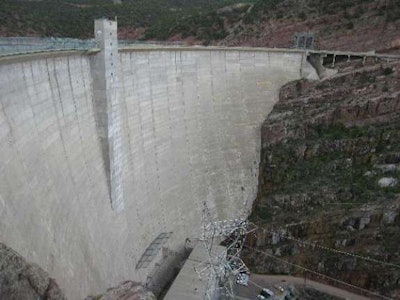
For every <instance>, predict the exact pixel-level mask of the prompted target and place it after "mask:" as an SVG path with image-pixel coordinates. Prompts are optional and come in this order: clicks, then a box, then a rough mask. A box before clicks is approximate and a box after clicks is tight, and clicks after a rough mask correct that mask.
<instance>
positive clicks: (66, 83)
mask: <svg viewBox="0 0 400 300" xmlns="http://www.w3.org/2000/svg"><path fill="white" fill-rule="evenodd" d="M103 51H104V50H103ZM112 53H114V54H113V55H114V56H117V57H116V58H115V59H116V60H117V63H116V66H117V67H116V69H115V72H116V74H115V76H116V78H118V81H117V82H116V83H115V84H116V85H115V86H114V89H115V97H117V99H118V105H117V106H112V105H111V110H112V111H113V110H115V109H116V110H117V111H114V113H117V115H118V118H119V126H120V146H119V147H120V149H119V150H118V151H120V152H119V154H118V156H117V159H118V160H119V162H118V164H120V166H121V169H120V180H121V186H122V188H123V196H124V197H123V203H124V206H123V209H119V210H113V209H112V206H111V205H110V203H111V202H112V201H111V200H112V199H111V196H110V188H109V187H110V184H112V178H111V177H110V170H112V168H113V167H112V166H111V165H110V160H112V159H113V158H110V156H109V155H104V149H105V148H104V147H109V145H108V146H104V142H106V144H107V143H109V142H110V141H109V140H108V138H109V137H110V135H109V134H104V135H102V134H101V133H99V132H104V129H109V128H108V127H107V126H109V123H107V122H105V120H104V119H102V117H101V116H103V117H105V116H107V118H108V116H110V114H109V113H110V111H109V109H110V105H109V104H110V103H108V102H107V101H112V100H110V98H109V94H108V93H110V90H111V89H110V88H109V83H108V82H107V81H103V82H100V83H99V77H96V76H95V75H93V74H94V73H95V72H98V71H99V70H95V68H97V67H98V66H99V62H98V60H99V59H101V55H102V53H101V52H100V53H97V54H96V55H85V54H82V53H80V52H71V53H69V54H68V55H60V56H58V55H56V54H54V53H52V54H49V53H46V54H43V55H33V56H31V57H30V59H29V56H28V58H27V57H25V59H23V60H18V58H15V59H11V60H10V58H8V59H7V61H4V60H1V59H0V104H1V106H0V109H1V111H0V140H1V141H0V155H1V158H2V160H1V164H0V170H1V171H0V239H1V241H2V242H4V243H6V244H7V245H9V246H10V247H12V248H14V249H15V250H17V251H18V252H20V253H21V254H22V255H24V256H25V257H26V258H27V259H28V260H31V261H33V262H36V263H38V264H39V265H40V266H41V267H42V268H44V269H46V270H47V271H48V272H49V273H50V274H51V276H53V277H54V278H56V279H57V281H58V283H59V284H60V286H61V287H62V289H63V290H64V291H65V293H66V295H67V296H68V297H69V298H70V299H79V298H83V297H84V296H86V295H88V294H95V293H97V292H99V291H100V290H104V289H106V288H107V287H108V286H112V285H115V284H117V283H118V282H120V281H122V280H126V279H131V280H137V281H139V280H140V281H142V282H145V281H146V276H147V275H148V273H149V272H150V271H151V269H152V268H153V267H154V263H155V262H157V261H159V260H160V259H162V253H160V254H158V256H157V257H156V258H155V260H154V261H153V263H152V264H151V265H150V266H149V267H148V268H146V269H139V270H135V266H136V265H137V263H138V261H139V259H140V257H141V255H142V253H143V252H144V251H145V249H146V247H147V246H148V245H149V244H150V243H151V241H153V240H154V239H155V238H156V237H157V236H158V235H159V234H160V233H162V232H172V233H173V234H172V235H171V237H170V238H169V240H168V241H167V242H166V244H165V245H164V247H167V248H169V249H172V250H174V251H179V250H180V249H182V248H183V246H184V243H185V239H186V238H187V237H190V238H195V237H198V236H199V234H200V230H201V228H200V221H201V207H202V203H203V201H206V202H207V204H208V206H209V207H210V208H211V209H212V211H213V212H214V215H215V216H216V217H217V218H219V219H225V218H234V217H235V216H237V215H238V214H239V213H240V212H241V211H242V210H243V206H244V203H245V202H246V200H247V199H249V200H250V202H248V205H249V207H250V206H251V201H252V200H253V199H254V197H255V195H256V190H257V181H258V165H259V154H260V126H261V123H262V122H263V120H264V119H265V118H266V116H267V115H268V113H269V112H270V111H271V109H272V107H273V105H274V104H275V103H276V102H277V101H278V92H279V88H280V87H281V86H282V85H283V84H285V83H287V82H289V81H292V80H295V79H299V78H301V77H302V76H303V77H304V76H307V75H309V74H314V73H315V71H314V70H313V69H312V68H310V66H309V65H307V62H306V59H305V54H304V53H303V52H299V51H287V52H285V51H260V50H254V51H252V50H251V49H230V50H229V49H228V50H225V49H218V48H217V49H213V48H202V49H193V51H191V50H190V49H187V48H185V49H179V48H168V49H164V48H162V47H159V48H157V49H131V50H129V49H125V50H124V51H121V52H119V53H118V52H112ZM115 53H116V54H115ZM103 70H104V69H103ZM103 72H106V71H103ZM313 72H314V73H313ZM314 75H315V74H314ZM102 78H104V76H103V77H102ZM99 84H100V85H99ZM102 84H103V85H104V86H103V87H104V89H102V90H101V93H103V94H102V95H103V96H104V97H105V99H100V98H99V97H100V96H99V90H100V89H99V88H98V87H99V86H101V85H102ZM103 96H101V97H103ZM99 101H103V104H105V106H104V107H101V106H99ZM104 101H106V102H104ZM114 116H115V115H114ZM102 122H103V123H102ZM105 124H107V125H105ZM102 126H103V127H102ZM102 130H103V131H102ZM110 166H111V167H110ZM108 169H109V170H108ZM249 207H248V208H249Z"/></svg>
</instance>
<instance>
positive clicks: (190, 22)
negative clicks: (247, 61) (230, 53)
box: [0, 0, 251, 40]
mask: <svg viewBox="0 0 400 300" xmlns="http://www.w3.org/2000/svg"><path fill="white" fill-rule="evenodd" d="M238 2H251V1H243V0H242V1H238V0H194V1H193V0H190V1H189V0H135V1H133V0H125V1H124V2H123V3H122V4H119V5H115V4H113V3H112V2H111V1H107V0H43V1H13V0H3V1H1V2H0V33H1V34H2V35H9V36H15V35H21V36H24V35H38V36H55V37H75V38H88V37H92V35H93V20H94V19H96V18H101V17H106V18H110V19H114V18H115V17H117V18H118V25H119V27H120V28H141V27H144V28H147V29H148V33H147V34H146V37H147V38H154V39H161V40H163V39H166V38H168V37H169V36H171V35H172V34H175V33H183V34H184V35H185V36H188V35H198V36H199V38H200V39H204V40H206V39H219V38H222V37H223V36H224V35H225V32H224V26H223V20H222V17H221V16H220V15H219V14H217V12H216V11H217V9H219V8H221V7H224V6H227V5H232V4H235V3H238Z"/></svg>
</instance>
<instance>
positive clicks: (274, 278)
mask: <svg viewBox="0 0 400 300" xmlns="http://www.w3.org/2000/svg"><path fill="white" fill-rule="evenodd" d="M276 284H278V285H280V286H282V287H286V286H288V285H290V284H294V285H297V286H304V285H305V286H307V287H311V288H314V289H316V290H318V291H321V292H324V293H327V294H329V295H332V296H336V297H340V298H343V299H349V300H350V299H351V300H368V299H371V298H367V297H365V296H360V295H357V294H354V293H351V292H348V291H346V290H342V289H339V288H336V287H333V286H330V285H326V284H323V283H319V282H316V281H312V280H308V279H307V280H304V278H300V277H292V276H280V275H257V274H251V275H250V282H249V286H248V287H244V286H239V288H238V296H239V297H242V298H247V299H256V296H257V295H258V294H259V292H260V290H261V288H262V287H266V288H269V289H271V290H272V291H274V292H277V290H276V289H275V288H274V285H276Z"/></svg>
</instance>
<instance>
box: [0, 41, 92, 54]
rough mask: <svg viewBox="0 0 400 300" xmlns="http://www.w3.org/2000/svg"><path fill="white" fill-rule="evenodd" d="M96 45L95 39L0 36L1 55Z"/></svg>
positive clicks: (86, 48) (85, 48)
mask: <svg viewBox="0 0 400 300" xmlns="http://www.w3.org/2000/svg"><path fill="white" fill-rule="evenodd" d="M96 46H97V45H96V41H95V40H94V39H90V40H79V39H72V38H40V37H0V55H11V54H21V53H30V52H40V51H52V50H89V49H92V48H96Z"/></svg>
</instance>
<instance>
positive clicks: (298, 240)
mask: <svg viewBox="0 0 400 300" xmlns="http://www.w3.org/2000/svg"><path fill="white" fill-rule="evenodd" d="M280 229H281V230H285V229H283V228H280ZM269 231H270V233H273V234H276V233H278V234H279V236H281V237H283V238H284V239H288V240H292V241H295V242H297V243H298V244H300V245H307V246H309V247H311V248H319V249H321V250H324V251H329V252H333V253H337V254H342V255H347V256H351V257H355V258H359V259H362V260H366V261H369V262H373V263H377V264H381V265H384V266H389V267H395V268H398V269H400V265H397V264H394V263H390V262H385V261H382V260H378V259H375V258H372V257H369V256H362V255H359V254H356V253H352V252H346V251H342V250H338V249H334V248H329V247H326V246H322V245H319V244H317V243H315V242H309V241H305V240H301V239H296V238H294V237H291V236H289V235H288V234H282V233H280V232H279V231H278V232H274V231H271V230H269Z"/></svg>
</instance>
